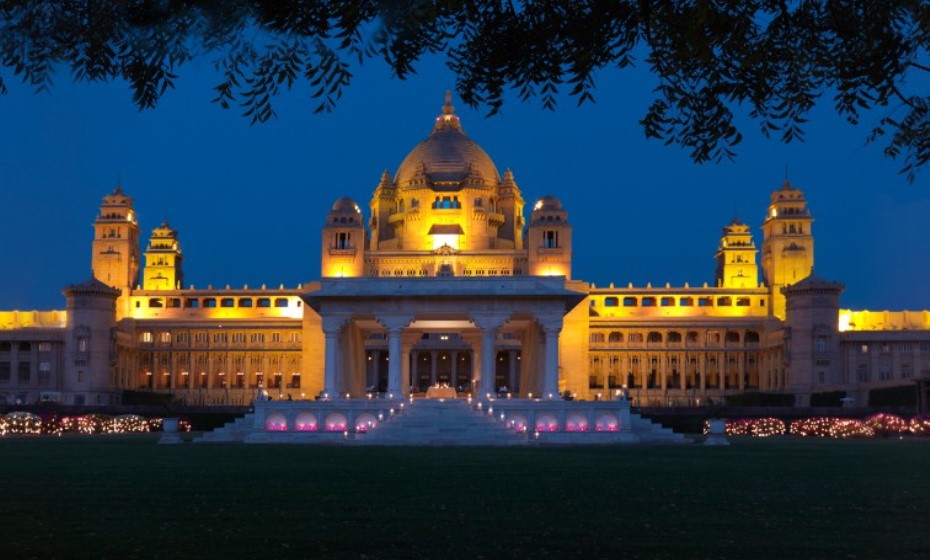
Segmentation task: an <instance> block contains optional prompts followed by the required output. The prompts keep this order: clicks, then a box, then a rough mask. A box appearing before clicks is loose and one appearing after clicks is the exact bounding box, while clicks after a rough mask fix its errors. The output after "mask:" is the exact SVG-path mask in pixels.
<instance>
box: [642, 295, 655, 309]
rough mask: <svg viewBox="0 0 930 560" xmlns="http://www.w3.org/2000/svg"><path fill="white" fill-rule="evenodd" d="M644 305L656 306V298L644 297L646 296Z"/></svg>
mask: <svg viewBox="0 0 930 560" xmlns="http://www.w3.org/2000/svg"><path fill="white" fill-rule="evenodd" d="M642 305H643V307H655V306H656V298H654V297H644V298H643V304H642Z"/></svg>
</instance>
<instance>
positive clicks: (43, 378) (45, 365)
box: [39, 362, 52, 383]
mask: <svg viewBox="0 0 930 560" xmlns="http://www.w3.org/2000/svg"><path fill="white" fill-rule="evenodd" d="M51 378H52V364H51V363H49V362H39V383H48V382H49V380H50V379H51Z"/></svg>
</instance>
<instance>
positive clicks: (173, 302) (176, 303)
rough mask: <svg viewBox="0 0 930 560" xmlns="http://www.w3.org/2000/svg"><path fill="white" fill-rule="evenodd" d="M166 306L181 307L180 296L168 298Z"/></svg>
mask: <svg viewBox="0 0 930 560" xmlns="http://www.w3.org/2000/svg"><path fill="white" fill-rule="evenodd" d="M168 307H181V298H174V297H173V298H168Z"/></svg>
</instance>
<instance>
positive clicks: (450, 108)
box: [442, 89, 455, 115]
mask: <svg viewBox="0 0 930 560" xmlns="http://www.w3.org/2000/svg"><path fill="white" fill-rule="evenodd" d="M453 113H455V106H454V105H452V90H451V89H447V90H446V104H445V105H443V106H442V114H443V115H451V114H453Z"/></svg>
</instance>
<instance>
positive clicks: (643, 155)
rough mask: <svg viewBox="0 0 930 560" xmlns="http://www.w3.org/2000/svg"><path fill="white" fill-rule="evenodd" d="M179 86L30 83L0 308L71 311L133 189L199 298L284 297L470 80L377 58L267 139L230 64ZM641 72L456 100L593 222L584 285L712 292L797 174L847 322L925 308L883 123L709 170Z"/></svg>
mask: <svg viewBox="0 0 930 560" xmlns="http://www.w3.org/2000/svg"><path fill="white" fill-rule="evenodd" d="M180 74H181V76H180V78H179V80H178V87H177V89H175V90H172V91H169V92H168V93H167V94H166V96H165V97H164V98H163V100H162V101H161V103H160V104H159V106H158V107H157V108H156V109H155V110H149V111H144V112H139V111H138V110H137V109H136V108H135V107H134V106H133V105H132V103H131V100H130V96H129V92H128V90H127V89H126V87H125V86H124V85H122V84H110V85H86V84H84V85H78V86H75V85H72V84H70V83H68V82H69V80H68V78H67V76H66V74H63V75H61V76H59V77H58V79H57V82H58V84H57V85H56V86H55V87H54V88H53V89H52V91H51V93H49V94H44V93H43V94H34V93H32V92H31V90H29V88H27V87H25V86H22V85H20V84H18V83H10V81H9V80H8V83H10V85H11V86H12V87H11V88H10V90H11V91H10V93H9V94H8V95H7V96H5V97H0V122H2V123H3V134H2V135H0V200H2V209H3V211H2V216H3V219H2V220H0V234H2V239H4V241H5V245H6V252H5V259H6V263H5V265H4V266H3V270H4V274H2V275H0V309H50V308H62V307H63V306H64V298H63V297H62V296H61V294H60V290H61V288H62V287H63V286H64V285H66V284H68V283H72V282H76V281H81V280H84V279H86V278H87V277H88V276H89V274H90V243H91V239H92V228H91V223H92V222H93V220H94V217H95V215H96V213H97V208H98V205H99V203H100V201H101V197H102V196H103V195H104V194H105V193H107V192H109V191H111V190H112V189H113V187H114V186H115V184H116V181H117V178H118V177H121V178H122V184H123V188H124V190H125V191H126V192H127V193H128V194H129V195H130V196H132V197H134V198H135V201H136V210H137V212H138V215H139V219H140V225H141V227H142V231H143V236H144V238H145V239H146V241H147V239H148V236H149V234H150V233H151V229H152V228H153V227H155V226H156V225H158V223H159V222H161V220H162V219H163V218H165V217H167V218H168V220H169V221H170V222H171V224H172V225H173V226H174V227H176V228H178V229H179V230H180V239H181V244H182V248H183V250H184V254H185V275H186V282H185V283H186V284H191V283H193V284H195V285H196V286H198V287H206V285H207V284H213V285H214V286H224V285H226V284H232V285H233V286H241V285H242V284H249V285H250V286H253V287H255V286H259V285H261V284H262V283H267V284H268V285H269V286H277V285H278V284H280V283H282V282H283V283H284V284H286V285H287V286H296V285H297V284H298V283H301V282H305V281H308V280H313V279H316V278H317V277H318V276H319V261H320V227H321V225H322V224H323V220H324V217H325V214H326V212H327V210H328V209H329V207H330V205H331V204H332V202H333V201H334V200H335V199H336V198H338V197H340V196H343V195H347V196H351V197H353V198H355V199H356V200H357V201H358V202H359V203H360V205H361V206H362V207H363V209H364V210H365V212H366V218H367V215H368V212H367V203H368V201H369V199H370V196H371V193H372V191H373V189H374V188H375V186H376V185H377V183H378V179H379V176H380V174H381V172H382V171H383V170H384V169H389V170H390V171H391V172H392V173H393V172H394V171H396V168H397V166H398V165H399V164H400V162H401V160H402V159H403V158H404V156H405V155H406V154H407V152H408V151H409V150H410V149H412V148H413V147H414V146H415V145H416V144H417V143H418V142H420V141H421V140H422V139H423V138H425V137H426V135H427V134H428V133H429V131H430V129H431V126H432V122H433V118H434V117H435V116H436V115H437V114H438V113H439V109H440V106H441V105H442V102H443V92H444V90H445V89H446V88H447V87H450V86H451V85H452V84H453V77H452V76H451V75H450V74H449V73H448V72H447V71H446V70H445V69H444V68H443V67H442V66H441V64H439V63H435V62H429V63H427V64H424V65H421V67H420V72H419V74H418V75H417V76H414V77H413V78H411V79H409V80H406V81H398V80H396V79H392V78H390V77H389V74H388V72H387V70H386V69H385V68H384V66H383V64H381V63H379V62H370V63H367V64H366V65H365V66H364V67H363V68H362V69H361V70H360V71H359V73H358V74H357V75H356V77H355V79H354V81H353V83H352V85H351V86H350V87H349V89H348V90H347V91H346V94H345V95H344V97H343V98H342V100H341V101H340V102H339V105H338V107H337V110H336V111H335V112H334V113H332V114H328V115H314V114H313V112H312V109H313V107H314V106H315V102H314V101H313V100H310V99H308V97H307V96H306V93H305V91H304V90H295V91H294V92H292V93H290V94H288V95H285V96H283V97H282V98H281V99H279V100H278V102H277V112H278V118H277V119H276V120H273V121H271V122H269V123H267V124H265V125H257V126H250V125H249V124H248V120H247V119H245V118H243V117H241V116H240V115H239V114H238V113H237V112H235V111H223V110H221V109H220V108H219V107H218V106H216V105H214V104H211V103H209V100H210V99H211V98H212V97H213V94H212V91H211V90H210V86H212V85H213V84H214V83H215V77H214V76H213V73H212V69H211V66H210V64H209V63H208V62H201V63H197V64H194V65H190V66H187V67H185V68H182V69H181V72H180ZM652 84H653V81H652V78H651V76H650V75H649V74H648V73H646V72H643V71H637V70H628V71H618V72H614V73H610V74H604V75H602V76H601V78H600V80H599V86H598V89H597V91H596V92H595V96H596V99H597V103H596V104H594V105H586V106H583V107H580V108H578V107H576V106H575V103H574V100H572V99H565V100H563V102H562V104H561V105H560V107H559V108H558V110H557V111H555V112H546V111H543V110H542V109H541V108H540V107H539V105H538V103H531V104H520V103H519V102H516V101H512V102H509V103H508V104H506V105H505V106H504V109H503V113H502V114H501V115H498V116H495V117H492V118H485V117H484V116H483V115H484V113H483V112H481V111H478V112H475V111H472V110H470V109H468V108H466V107H464V106H463V105H462V103H461V102H457V100H455V101H454V103H455V104H456V107H457V113H458V114H459V115H460V116H461V117H462V122H463V125H464V127H465V130H466V131H467V132H468V134H469V135H470V136H471V137H472V138H473V139H474V140H476V141H477V142H478V143H479V144H481V145H482V146H483V147H484V149H485V150H486V151H487V152H488V153H489V154H490V156H491V158H492V159H494V161H495V162H496V164H497V166H498V169H499V170H500V171H501V172H503V170H504V169H506V168H508V167H509V168H511V169H513V171H514V173H515V176H516V180H517V183H518V185H519V186H520V188H521V189H522V191H523V194H524V198H526V200H527V202H528V204H532V201H534V200H535V199H537V198H539V197H540V196H542V195H545V194H554V195H556V196H558V197H559V198H560V199H561V200H562V202H563V204H564V206H565V207H566V209H567V210H568V212H569V218H570V220H571V222H572V223H573V224H574V228H575V229H574V255H575V260H574V274H573V276H574V277H575V278H579V279H583V280H587V281H589V282H595V283H597V284H598V285H606V284H608V283H610V282H614V283H616V284H617V285H624V286H625V285H626V284H627V283H629V282H633V283H634V284H635V285H637V286H640V285H645V284H646V282H652V284H653V285H664V284H665V283H666V282H671V283H672V285H682V284H683V283H684V282H686V281H687V282H690V283H691V285H692V286H694V285H700V284H701V283H703V282H709V283H712V282H713V272H714V260H713V256H714V252H715V250H716V248H717V244H718V241H719V237H720V230H721V227H722V226H724V225H725V224H727V223H729V221H730V220H731V219H732V217H733V216H734V214H738V215H739V217H740V218H741V219H742V220H743V221H745V222H747V223H749V224H751V225H752V226H753V232H754V235H755V240H756V243H757V245H761V241H762V239H761V237H762V236H761V231H760V230H759V225H760V224H761V221H762V219H763V217H764V214H765V211H766V206H767V204H768V201H769V194H770V193H771V192H772V190H774V189H777V188H779V186H780V185H781V182H782V179H783V177H784V175H785V166H786V165H787V166H788V174H789V176H790V179H791V180H792V182H793V183H794V184H795V185H796V186H798V187H799V188H801V189H803V190H804V191H805V192H806V195H807V198H808V200H809V203H810V208H811V211H812V213H813V216H814V218H815V220H816V221H815V224H814V233H815V236H816V247H815V254H816V269H817V272H818V274H820V275H821V276H824V277H827V278H830V279H834V280H838V281H841V282H844V283H845V284H846V292H845V293H844V295H843V298H842V304H843V306H844V307H852V308H857V309H861V308H869V309H926V308H928V307H930V293H928V290H927V288H926V286H927V280H928V278H930V243H928V239H930V220H928V219H927V217H928V216H930V170H927V171H925V172H924V174H923V175H922V176H920V177H918V180H917V182H916V183H914V184H908V183H907V182H906V181H905V179H904V178H903V177H902V176H900V175H898V174H897V168H898V164H897V163H896V162H892V161H889V160H886V159H885V158H884V157H883V156H882V154H881V150H880V146H876V145H866V144H865V137H866V135H867V133H868V130H869V129H870V128H871V126H872V125H874V124H875V123H876V122H877V120H878V119H879V118H880V117H881V116H882V115H883V114H884V113H880V112H876V113H873V114H870V115H867V116H866V117H865V118H864V119H863V124H862V125H861V126H859V127H852V126H850V125H847V124H846V123H845V122H843V121H841V120H840V119H839V118H838V117H836V116H835V115H834V114H833V113H832V111H831V109H830V108H829V106H828V104H823V105H824V106H823V107H819V108H818V109H817V110H816V111H815V113H814V114H813V116H812V122H811V124H810V126H809V127H808V129H807V140H806V142H803V143H796V144H792V145H789V146H785V145H784V144H782V143H780V142H779V141H777V140H768V139H764V138H762V137H761V135H759V134H758V133H757V132H756V130H757V127H756V125H755V124H754V123H749V122H748V121H747V122H746V126H745V127H744V130H743V132H744V135H745V140H744V142H743V143H742V145H740V146H738V148H737V149H738V152H739V154H738V157H737V159H736V161H735V163H722V164H706V165H701V166H699V165H696V164H694V163H692V161H691V160H690V158H689V156H688V154H687V153H686V152H685V151H683V150H681V149H679V148H676V147H673V146H672V147H666V146H663V145H662V143H661V142H657V141H647V140H646V139H645V137H644V135H643V132H642V129H641V127H640V126H639V125H638V124H637V121H638V119H639V118H641V117H642V115H643V114H644V113H645V110H646V107H647V106H648V104H649V101H650V99H651V92H650V89H651V87H652Z"/></svg>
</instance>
